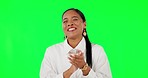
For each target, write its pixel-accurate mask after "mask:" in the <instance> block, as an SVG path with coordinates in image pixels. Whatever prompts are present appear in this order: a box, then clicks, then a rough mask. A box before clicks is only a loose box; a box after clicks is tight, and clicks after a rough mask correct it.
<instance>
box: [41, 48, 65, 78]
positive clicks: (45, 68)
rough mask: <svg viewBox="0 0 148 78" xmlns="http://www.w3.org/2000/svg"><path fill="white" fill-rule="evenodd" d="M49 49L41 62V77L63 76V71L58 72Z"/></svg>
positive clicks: (59, 77)
mask: <svg viewBox="0 0 148 78" xmlns="http://www.w3.org/2000/svg"><path fill="white" fill-rule="evenodd" d="M47 51H48V50H46V53H45V56H44V59H43V61H42V64H41V69H40V78H63V73H60V74H57V71H56V69H55V67H54V65H53V64H52V61H53V60H51V59H50V56H49V54H48V52H47Z"/></svg>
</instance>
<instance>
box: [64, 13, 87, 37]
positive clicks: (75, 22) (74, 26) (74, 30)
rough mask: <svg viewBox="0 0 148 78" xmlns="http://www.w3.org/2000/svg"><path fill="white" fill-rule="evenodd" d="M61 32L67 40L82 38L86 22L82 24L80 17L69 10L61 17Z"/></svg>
mask: <svg viewBox="0 0 148 78" xmlns="http://www.w3.org/2000/svg"><path fill="white" fill-rule="evenodd" d="M62 21H63V22H62V24H63V30H64V33H65V35H66V36H67V38H68V39H69V38H71V39H75V38H80V37H82V32H83V29H84V28H85V27H86V22H83V20H82V18H81V17H80V15H79V14H78V13H77V12H75V11H74V10H69V11H67V12H66V13H65V14H64V15H63V19H62Z"/></svg>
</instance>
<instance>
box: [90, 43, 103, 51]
mask: <svg viewBox="0 0 148 78" xmlns="http://www.w3.org/2000/svg"><path fill="white" fill-rule="evenodd" d="M91 46H92V49H95V50H104V49H103V47H102V46H101V45H98V44H94V43H91Z"/></svg>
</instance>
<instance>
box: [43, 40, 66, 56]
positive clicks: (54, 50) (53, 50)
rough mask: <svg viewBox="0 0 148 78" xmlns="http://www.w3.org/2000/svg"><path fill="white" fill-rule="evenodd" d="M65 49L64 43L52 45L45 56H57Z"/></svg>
mask: <svg viewBox="0 0 148 78" xmlns="http://www.w3.org/2000/svg"><path fill="white" fill-rule="evenodd" d="M63 47H64V43H63V42H61V43H57V44H54V45H51V46H49V47H48V48H47V49H46V53H45V55H53V54H57V52H59V51H60V50H61V49H62V48H63Z"/></svg>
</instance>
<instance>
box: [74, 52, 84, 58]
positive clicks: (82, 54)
mask: <svg viewBox="0 0 148 78" xmlns="http://www.w3.org/2000/svg"><path fill="white" fill-rule="evenodd" d="M75 58H76V59H83V58H84V53H80V54H79V55H75Z"/></svg>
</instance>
